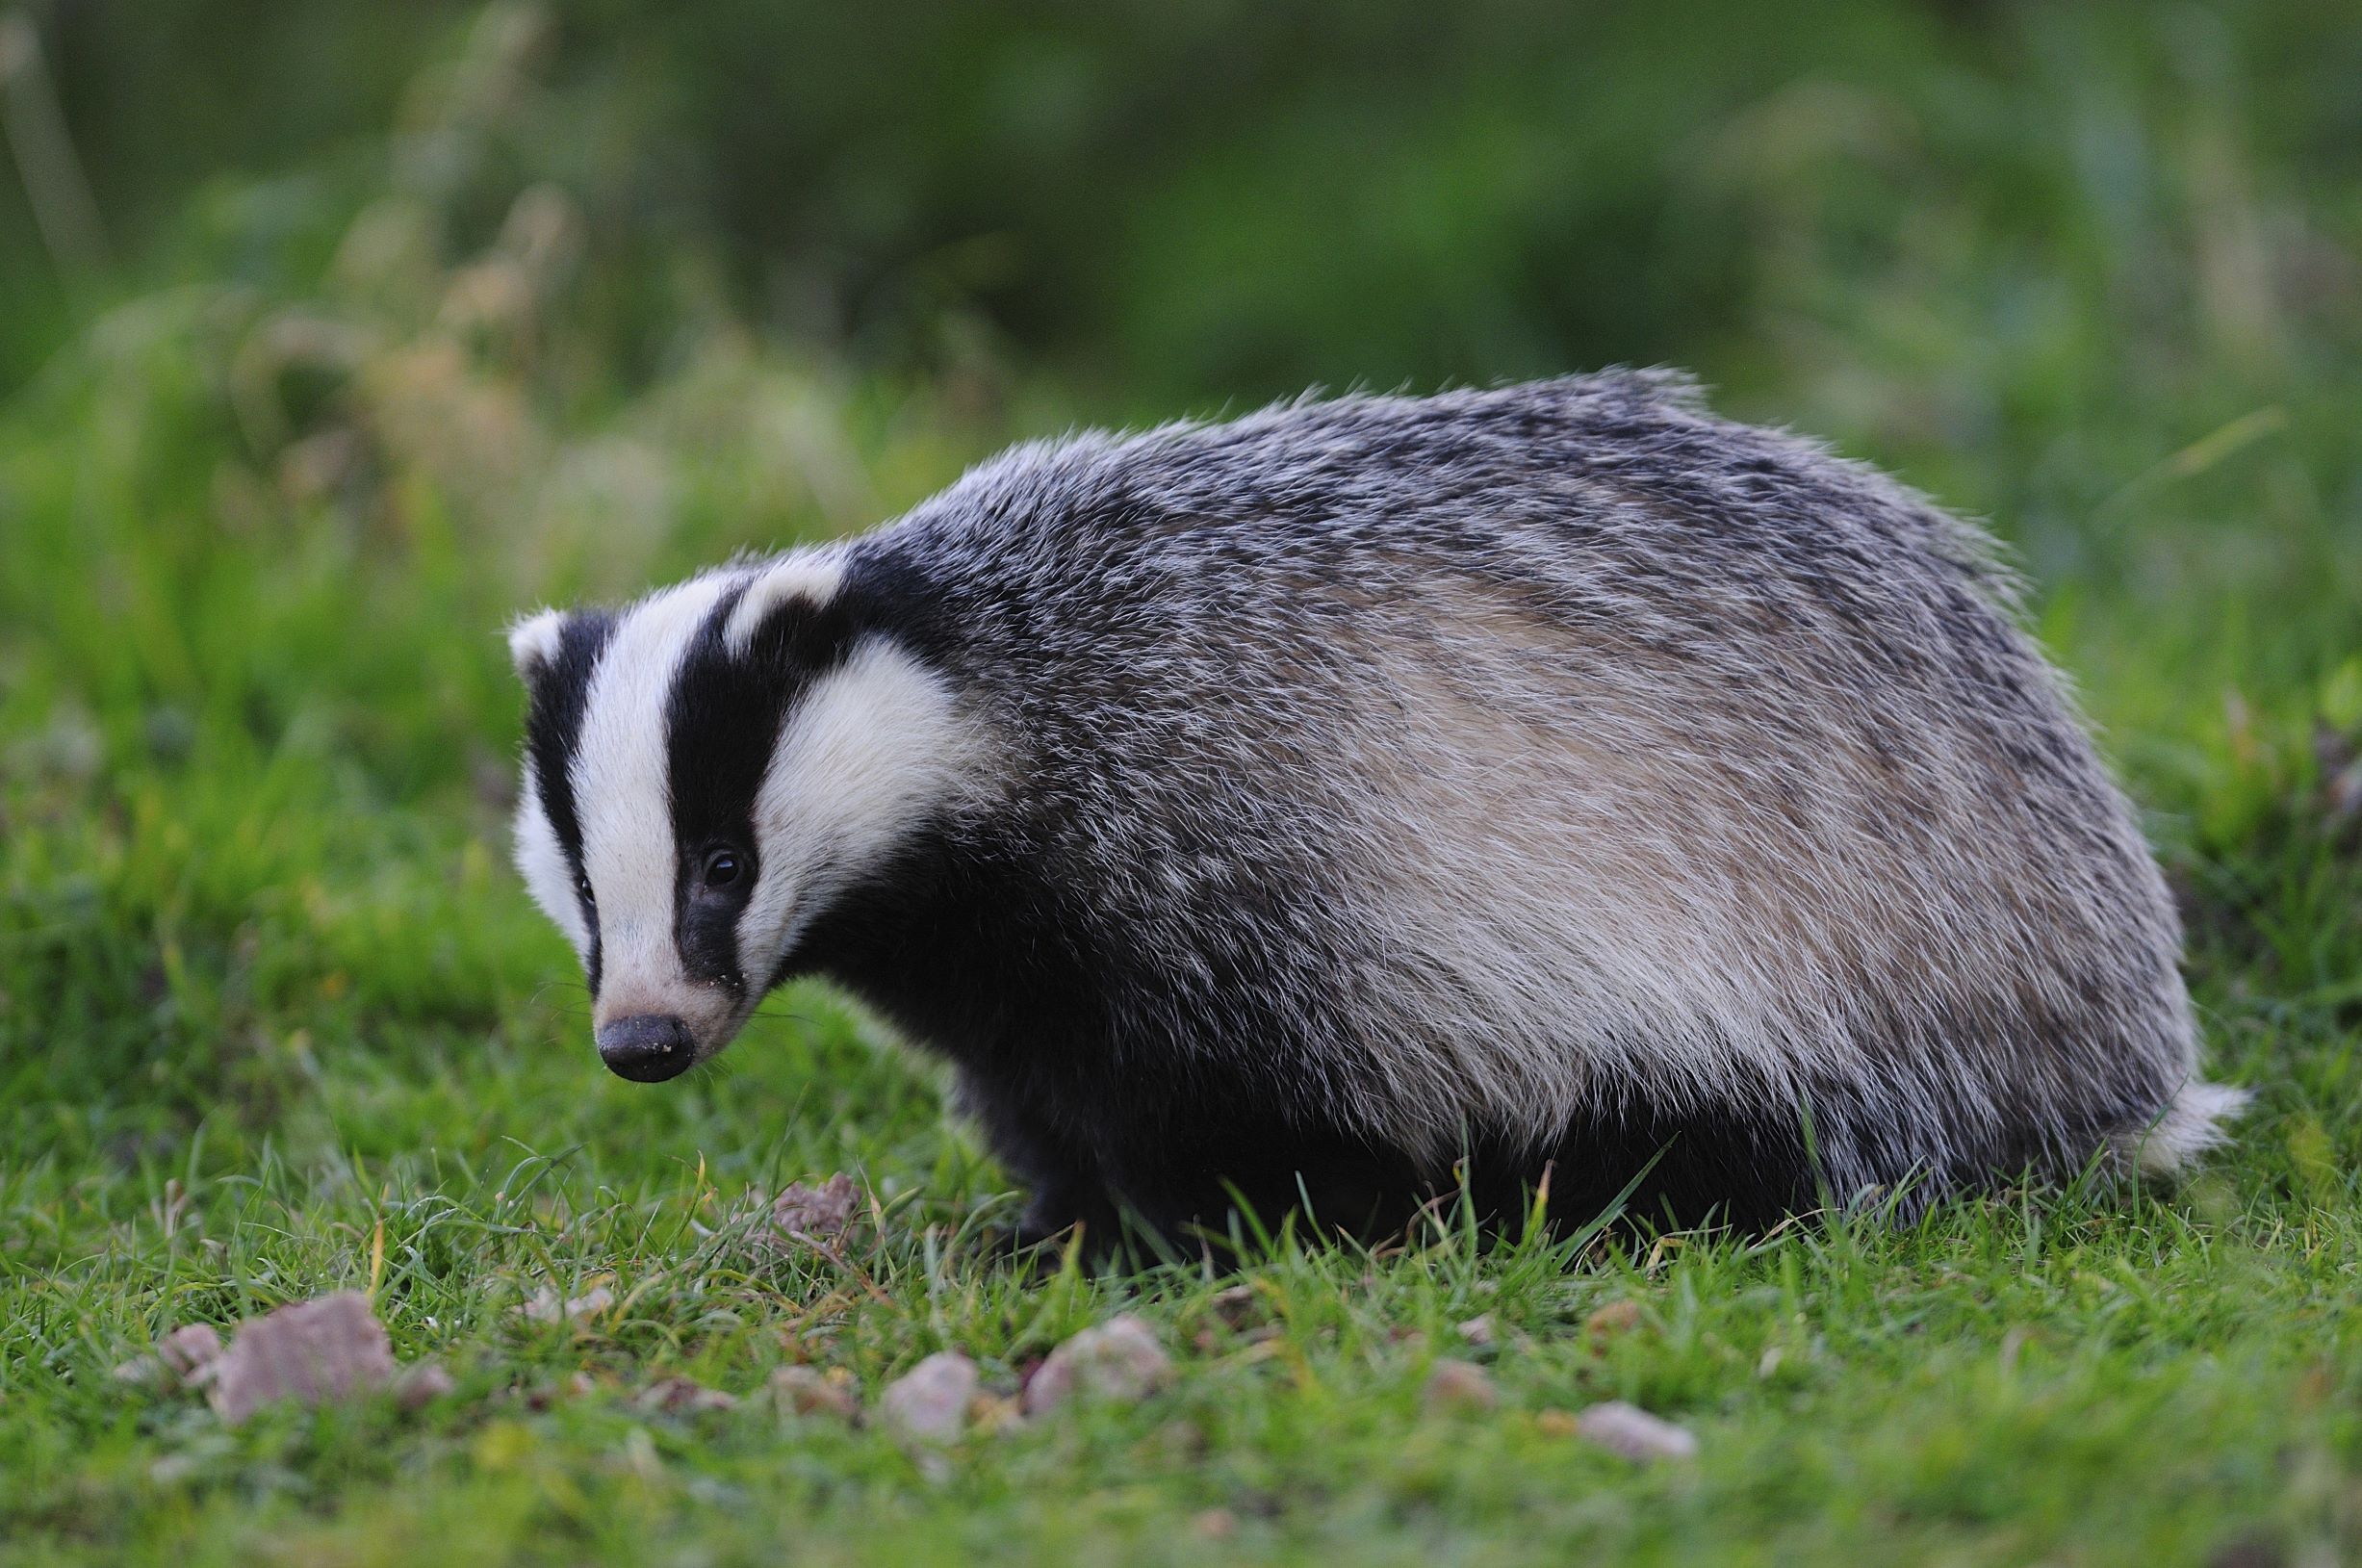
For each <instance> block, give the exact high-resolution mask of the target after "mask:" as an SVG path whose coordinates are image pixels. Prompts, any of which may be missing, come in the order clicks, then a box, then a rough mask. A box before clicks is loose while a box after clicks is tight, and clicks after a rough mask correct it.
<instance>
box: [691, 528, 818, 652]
mask: <svg viewBox="0 0 2362 1568" xmlns="http://www.w3.org/2000/svg"><path fill="white" fill-rule="evenodd" d="M844 580H845V563H844V553H843V552H842V551H841V550H838V549H836V548H835V547H833V546H822V547H821V548H819V549H816V550H799V551H796V552H795V553H792V554H787V555H782V556H780V557H779V558H778V559H777V560H774V561H771V562H768V563H767V564H765V565H763V566H761V567H759V568H757V571H756V574H755V578H754V580H753V581H751V582H749V583H748V584H747V585H746V591H745V592H743V593H741V594H739V596H738V603H737V604H733V605H732V606H731V611H730V620H729V622H728V624H726V625H725V626H724V627H723V628H722V645H723V646H724V647H725V648H727V649H729V650H730V653H731V656H732V657H733V658H743V657H745V656H746V651H747V650H748V649H749V648H751V647H753V646H754V645H755V638H756V636H757V633H759V632H760V631H761V630H762V629H763V627H764V625H765V624H766V623H767V622H769V621H770V619H771V618H772V617H773V616H775V615H777V614H779V613H780V612H781V611H782V610H784V609H787V608H790V607H792V606H795V605H803V606H806V607H808V608H812V609H818V608H820V607H821V606H822V605H825V604H828V602H829V601H830V600H832V599H834V598H835V597H836V590H837V588H838V587H840V586H841V585H842V584H843V582H844Z"/></svg>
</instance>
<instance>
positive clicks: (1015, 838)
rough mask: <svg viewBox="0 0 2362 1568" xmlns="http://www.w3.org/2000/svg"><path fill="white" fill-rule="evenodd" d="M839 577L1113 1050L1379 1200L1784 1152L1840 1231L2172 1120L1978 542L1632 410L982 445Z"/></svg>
mask: <svg viewBox="0 0 2362 1568" xmlns="http://www.w3.org/2000/svg"><path fill="white" fill-rule="evenodd" d="M860 553H861V554H862V556H863V557H864V558H865V561H866V568H867V570H868V572H869V573H870V574H871V575H872V577H873V578H876V579H878V580H882V581H883V580H893V581H897V582H901V583H903V584H905V590H904V591H906V592H907V593H908V595H909V597H910V599H911V603H912V604H918V605H923V610H920V611H917V612H914V614H913V616H912V620H911V626H910V627H909V629H908V634H909V635H911V637H912V638H913V640H914V641H915V642H916V643H917V644H918V645H919V646H921V647H922V648H923V649H924V650H925V652H926V654H927V655H928V656H929V657H930V658H932V659H933V660H935V661H936V662H937V664H938V665H939V666H940V667H942V668H943V669H945V670H946V671H947V672H948V673H949V674H950V676H951V678H952V680H953V681H954V684H955V686H956V687H957V689H959V690H960V691H961V692H962V693H963V700H965V701H967V702H968V703H970V704H972V705H974V706H975V707H976V708H977V710H978V711H979V712H980V713H981V714H983V715H984V716H985V719H986V722H987V723H988V727H989V728H991V729H992V730H994V731H995V732H996V733H1000V734H1001V735H1003V736H1005V737H1008V742H1009V744H1008V746H1007V749H1006V751H1005V752H1004V754H1003V758H1002V762H1001V766H1002V767H1004V768H1005V769H1006V772H1007V783H1006V788H1007V790H1008V794H1007V797H1006V802H1005V804H1004V806H1003V807H1002V808H1000V810H998V811H997V812H996V813H995V815H994V816H993V817H992V819H991V820H990V822H989V823H988V825H986V826H983V827H980V828H979V829H978V830H977V831H978V832H980V833H983V834H986V835H989V836H992V837H993V838H994V839H995V840H996V842H997V844H998V847H999V849H1000V851H1002V852H1005V853H1007V854H1009V855H1010V856H1011V857H1012V858H1014V859H1017V860H1022V861H1025V862H1026V863H1028V864H1030V865H1032V866H1033V867H1035V868H1036V870H1037V872H1038V874H1039V875H1040V878H1041V879H1042V880H1043V884H1044V887H1045V889H1046V890H1045V891H1044V892H1043V893H1042V894H1041V895H1040V896H1042V897H1044V898H1055V899H1056V900H1057V901H1058V906H1059V918H1061V919H1064V920H1066V921H1068V922H1072V923H1078V924H1080V925H1082V926H1083V927H1086V928H1087V937H1086V938H1085V939H1084V940H1083V941H1082V943H1081V944H1080V945H1081V950H1082V951H1084V952H1086V953H1088V954H1090V955H1091V961H1090V964H1089V965H1088V966H1090V967H1092V968H1093V970H1094V974H1095V978H1094V980H1093V981H1092V982H1091V983H1092V984H1094V985H1101V986H1104V987H1105V988H1106V990H1107V994H1106V995H1105V996H1104V997H1102V998H1101V999H1100V1003H1099V1005H1098V1007H1097V1008H1096V1009H1095V1010H1093V1012H1092V1013H1091V1028H1093V1029H1106V1030H1110V1031H1112V1032H1113V1033H1115V1034H1116V1035H1117V1036H1125V1037H1129V1038H1126V1039H1117V1040H1116V1041H1112V1042H1111V1043H1110V1046H1109V1048H1110V1049H1111V1050H1113V1051H1115V1052H1117V1053H1121V1052H1123V1051H1126V1050H1129V1051H1132V1052H1134V1053H1135V1054H1136V1055H1138V1056H1140V1057H1142V1059H1145V1058H1148V1057H1156V1058H1157V1059H1158V1060H1164V1058H1163V1056H1161V1055H1159V1053H1175V1054H1177V1055H1178V1056H1179V1057H1180V1059H1182V1060H1184V1061H1196V1062H1199V1063H1202V1064H1204V1066H1205V1068H1206V1071H1207V1072H1208V1073H1212V1074H1215V1075H1217V1076H1219V1074H1220V1072H1221V1071H1225V1070H1229V1071H1236V1072H1237V1073H1239V1074H1241V1079H1240V1081H1242V1082H1249V1083H1269V1084H1271V1085H1273V1086H1275V1087H1274V1089H1273V1092H1276V1093H1279V1094H1281V1095H1283V1096H1286V1095H1294V1096H1297V1097H1298V1098H1302V1099H1306V1100H1309V1101H1311V1102H1314V1104H1315V1105H1316V1106H1317V1110H1318V1112H1319V1115H1320V1116H1321V1117H1322V1118H1325V1119H1326V1121H1328V1122H1329V1123H1332V1124H1335V1125H1339V1126H1345V1127H1349V1128H1360V1129H1364V1130H1366V1131H1367V1132H1368V1133H1369V1134H1370V1135H1371V1136H1373V1137H1374V1138H1376V1139H1380V1140H1383V1141H1385V1142H1388V1143H1390V1144H1394V1145H1396V1146H1399V1147H1400V1148H1401V1149H1403V1150H1405V1151H1407V1152H1408V1153H1409V1154H1410V1155H1411V1156H1412V1157H1413V1158H1415V1159H1416V1160H1419V1161H1423V1162H1433V1161H1438V1160H1448V1159H1449V1158H1450V1156H1451V1153H1452V1152H1453V1151H1454V1150H1455V1149H1456V1148H1458V1147H1459V1146H1460V1144H1461V1142H1462V1141H1463V1140H1465V1139H1468V1138H1471V1137H1480V1138H1486V1139H1493V1140H1498V1141H1501V1142H1502V1143H1503V1144H1505V1145H1507V1146H1519V1147H1528V1148H1535V1149H1544V1148H1550V1147H1553V1146H1555V1145H1556V1144H1558V1142H1559V1141H1561V1140H1562V1139H1564V1138H1565V1137H1566V1135H1567V1134H1568V1132H1569V1129H1581V1128H1584V1127H1586V1126H1587V1127H1591V1128H1593V1129H1595V1130H1596V1129H1598V1128H1600V1127H1602V1126H1609V1127H1626V1126H1630V1125H1637V1126H1639V1127H1641V1128H1642V1129H1644V1130H1645V1129H1646V1128H1648V1127H1651V1126H1656V1125H1660V1124H1662V1125H1686V1124H1687V1123H1685V1122H1684V1121H1683V1119H1682V1118H1684V1117H1693V1116H1694V1117H1699V1118H1707V1120H1708V1122H1709V1123H1710V1124H1714V1125H1719V1124H1721V1122H1722V1121H1723V1120H1724V1119H1728V1118H1735V1119H1736V1120H1737V1121H1739V1122H1745V1123H1747V1124H1749V1125H1754V1124H1755V1123H1756V1122H1758V1121H1761V1120H1763V1119H1765V1118H1768V1119H1769V1120H1770V1121H1773V1122H1780V1123H1784V1124H1785V1125H1787V1126H1789V1127H1791V1128H1794V1127H1796V1126H1798V1125H1799V1124H1800V1123H1806V1122H1809V1123H1810V1139H1811V1141H1812V1142H1813V1144H1815V1145H1816V1146H1817V1149H1818V1153H1819V1169H1818V1170H1817V1172H1816V1176H1817V1177H1818V1178H1819V1179H1824V1180H1826V1181H1827V1183H1828V1184H1829V1185H1830V1186H1832V1187H1833V1188H1835V1189H1836V1190H1837V1192H1838V1193H1839V1195H1848V1194H1851V1193H1853V1192H1855V1191H1857V1190H1859V1189H1860V1188H1861V1187H1864V1186H1868V1185H1873V1184H1881V1183H1886V1184H1891V1183H1894V1182H1896V1181H1899V1180H1902V1179H1905V1178H1907V1177H1908V1176H1910V1175H1912V1174H1913V1173H1914V1172H1916V1173H1919V1174H1921V1175H1923V1176H1924V1177H1926V1178H1928V1179H1929V1184H1930V1189H1931V1190H1934V1189H1939V1188H1941V1187H1944V1186H1947V1185H1954V1184H1959V1183H1964V1182H1968V1181H1972V1180H1974V1179H1976V1178H1977V1177H1979V1176H1981V1175H1984V1174H1987V1173H1990V1172H1995V1171H2012V1170H2018V1169H2023V1168H2025V1167H2027V1166H2033V1167H2035V1168H2038V1169H2041V1170H2050V1171H2054V1172H2055V1171H2060V1170H2072V1169H2073V1168H2075V1167H2076V1166H2078V1165H2080V1164H2082V1163H2083V1162H2085V1161H2086V1160H2087V1159H2088V1158H2089V1157H2091V1155H2092V1153H2093V1152H2094V1150H2095V1149H2097V1148H2100V1147H2102V1146H2103V1145H2105V1144H2109V1143H2110V1142H2111V1141H2114V1142H2115V1143H2116V1144H2118V1145H2119V1146H2122V1145H2124V1144H2128V1143H2136V1142H2140V1141H2142V1140H2144V1138H2145V1139H2146V1140H2147V1142H2148V1144H2150V1145H2151V1147H2150V1151H2149V1152H2150V1155H2151V1159H2150V1163H2152V1164H2170V1163H2171V1162H2172V1161H2173V1160H2174V1159H2177V1158H2178V1157H2179V1156H2180V1155H2181V1154H2183V1153H2184V1152H2187V1151H2188V1150H2189V1149H2190V1148H2193V1147H2195V1146H2198V1145H2200V1144H2203V1143H2204V1142H2205V1141H2206V1140H2207V1138H2208V1136H2209V1134H2210V1131H2211V1118H2210V1116H2209V1115H2208V1113H2209V1112H2210V1111H2211V1110H2212V1109H2214V1108H2215V1106H2214V1103H2213V1102H2212V1101H2210V1100H2205V1099H2204V1098H2203V1097H2202V1092H2205V1086H2196V1089H2195V1092H2200V1093H2201V1097H2200V1098H2197V1099H2190V1100H2186V1101H2185V1103H2184V1104H2183V1107H2182V1109H2181V1110H2180V1111H2178V1112H2176V1111H2175V1110H2173V1109H2172V1107H2173V1106H2174V1103H2175V1096H2176V1095H2177V1093H2179V1092H2182V1091H2183V1089H2184V1087H2185V1085H2186V1084H2188V1083H2189V1080H2190V1077H2191V1073H2192V1069H2193V1066H2194V1040H2193V1031H2192V1025H2191V1019H2190V1014H2189V1006H2188V1002H2187V999H2186V996H2185V994H2184V991H2183V988H2182V984H2181V981H2180V978H2179V975H2178V972H2177V960H2178V953H2179V932H2178V929H2177V925H2176V921H2175V918H2174V915H2173V912H2172V908H2171V905H2170V902H2169V897H2168V895H2167V892H2166V889H2165V887H2164V886H2163V884H2162V882H2161V880H2160V878H2159V876H2158V874H2157V871H2156V868H2155V866H2154V863H2153V861H2151V859H2150V856H2149V853H2148V850H2147V848H2146V847H2145V845H2144V842H2143V840H2142V837H2141V835H2140V833H2139V832H2138V830H2137V828H2136V826H2135V825H2134V822H2133V820H2132V816H2131V813H2130V810H2128V808H2127V805H2126V803H2125V801H2124V800H2123V798H2122V796H2121V795H2120V794H2119V793H2118V790H2117V789H2116V787H2115V786H2114V784H2112V783H2111V781H2110V780H2109V778H2108V776H2107V773H2106V771H2105V770H2104V768H2103V767H2102V765H2101V764H2100V762H2099V761H2098V759H2097V758H2095V756H2094V755H2093V752H2092V746H2091V744H2090V742H2089V740H2088V739H2087V737H2086V736H2085V734H2084V733H2083V731H2082V729H2081V727H2080V725H2079V723H2078V722H2077V719H2076V717H2075V714H2074V712H2073V710H2072V707H2071V705H2070V704H2069V702H2068V701H2067V698H2066V696H2065V695H2064V694H2063V692H2062V690H2061V689H2060V684H2059V682H2058V681H2057V679H2056V677H2055V676H2054V675H2053V674H2052V672H2051V670H2050V669H2049V667H2048V666H2047V665H2046V664H2045V662H2044V661H2043V660H2042V658H2041V655H2039V653H2037V652H2036V650H2035V649H2034V647H2033V646H2032V645H2031V643H2030V642H2029V641H2028V639H2027V638H2026V637H2025V636H2024V635H2023V634H2022V633H2021V632H2020V631H2019V630H2017V628H2016V625H2015V618H2014V614H2013V604H2012V588H2011V584H2010V582H2009V580H2008V578H2006V576H2005V575H2003V574H2002V573H2001V572H1999V571H1998V570H1997V569H1996V568H1995V567H1994V566H1993V565H1992V564H1991V563H1990V560H1989V558H1988V555H1987V551H1986V541H1985V540H1984V539H1983V538H1982V537H1981V536H1980V535H1978V534H1976V533H1975V532H1973V531H1972V530H1970V529H1969V528H1967V527H1964V525H1962V524H1960V523H1958V522H1956V521H1954V520H1952V519H1950V518H1948V517H1946V516H1944V515H1943V514H1941V513H1939V512H1938V511H1937V510H1935V509H1934V508H1933V507H1931V506H1929V505H1928V504H1927V503H1926V502H1924V501H1921V500H1919V499H1918V498H1916V497H1915V496H1913V495H1911V494H1909V493H1907V492H1905V491H1903V490H1902V489H1900V488H1899V487H1897V486H1895V485H1894V484H1892V483H1891V482H1889V481H1887V480H1886V479H1884V478H1883V477H1881V476H1877V475H1875V474H1873V473H1870V472H1869V471H1866V470H1863V469H1861V468H1858V467H1855V466H1852V465H1849V464H1845V463H1841V462H1838V461H1836V460H1835V459H1833V458H1831V457H1829V456H1827V455H1825V454H1824V453H1822V452H1820V451H1818V450H1814V449H1813V448H1810V447H1809V446H1807V445H1805V444H1803V443H1800V442H1797V441H1794V440H1792V439H1789V438H1786V437H1784V436H1780V435H1776V434H1771V433H1767V432H1764V431H1761V430H1758V429H1752V428H1748V427H1743V426H1738V425H1733V424H1728V423H1725V422H1722V421H1718V420H1715V419H1713V418H1711V417H1710V416H1708V415H1707V414H1706V413H1704V412H1703V411H1702V410H1701V409H1700V407H1699V406H1698V405H1697V403H1696V402H1695V400H1694V399H1693V398H1692V397H1691V395H1690V394H1689V393H1688V391H1687V390H1686V388H1685V387H1684V386H1683V385H1682V384H1681V383H1678V382H1674V381H1671V380H1669V379H1667V378H1662V377H1654V376H1639V375H1617V376H1606V377H1596V378H1588V379H1581V380H1571V381H1560V382H1553V383H1546V384H1541V385H1536V386H1528V387H1520V388H1513V389H1509V390H1505V391H1500V392H1486V393H1462V394H1455V395H1450V396H1445V397H1440V398H1426V399H1417V400H1412V399H1348V400H1344V401H1338V402H1329V403H1320V404H1312V405H1304V406H1297V407H1288V408H1281V409H1277V410H1273V411H1271V412H1267V413H1265V414H1261V415H1258V416H1254V417H1252V418H1249V419H1246V420H1244V421H1241V422H1238V423H1236V424H1228V425H1221V426H1212V427H1176V428H1172V429H1168V430H1163V431H1158V432H1153V433H1150V434H1147V435H1143V436H1139V437H1134V438H1130V439H1120V440H1118V439H1109V438H1096V437H1094V438H1086V439H1083V440H1080V441H1075V442H1071V443H1065V444H1060V445H1055V446H1048V447H1041V448H1034V449H1026V450H1019V451H1017V452H1014V453H1013V454H1011V455H1009V456H1008V457H1006V458H1003V459H1001V460H1000V461H998V462H997V463H995V464H993V465H991V466H989V467H988V468H986V469H984V470H981V471H979V472H978V473H976V474H975V475H972V476H970V477H969V478H968V479H966V480H964V481H963V483H962V484H961V485H959V486H957V487H955V488H954V489H953V490H952V491H950V492H947V493H946V494H945V495H944V496H943V497H941V498H938V500H937V501H935V502H931V503H930V504H929V505H928V506H926V507H924V508H922V509H921V510H920V511H919V512H917V513H915V514H913V515H912V516H911V518H910V519H909V520H907V521H906V522H905V523H903V524H902V525H900V526H898V527H896V528H893V529H889V530H886V532H884V533H882V534H879V535H875V536H872V538H871V539H870V540H869V541H867V542H865V543H864V544H863V545H862V546H861V547H860ZM2217 1093H2219V1092H2217ZM1750 1118H1753V1119H1750ZM2161 1118H2162V1119H2161ZM1739 1163H1741V1164H1743V1163H1744V1162H1743V1160H1742V1161H1741V1162H1739Z"/></svg>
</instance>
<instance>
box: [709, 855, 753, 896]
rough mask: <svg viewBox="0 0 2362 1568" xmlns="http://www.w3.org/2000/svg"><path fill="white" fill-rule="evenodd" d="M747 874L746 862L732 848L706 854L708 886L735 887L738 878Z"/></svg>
mask: <svg viewBox="0 0 2362 1568" xmlns="http://www.w3.org/2000/svg"><path fill="white" fill-rule="evenodd" d="M745 875H746V862H745V861H741V860H739V859H738V853H737V851H735V850H731V849H717V850H712V851H709V852H708V853H707V854H706V887H711V888H714V889H715V890H717V891H718V890H720V889H722V888H725V887H736V886H738V879H739V878H740V877H743V876H745Z"/></svg>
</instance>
